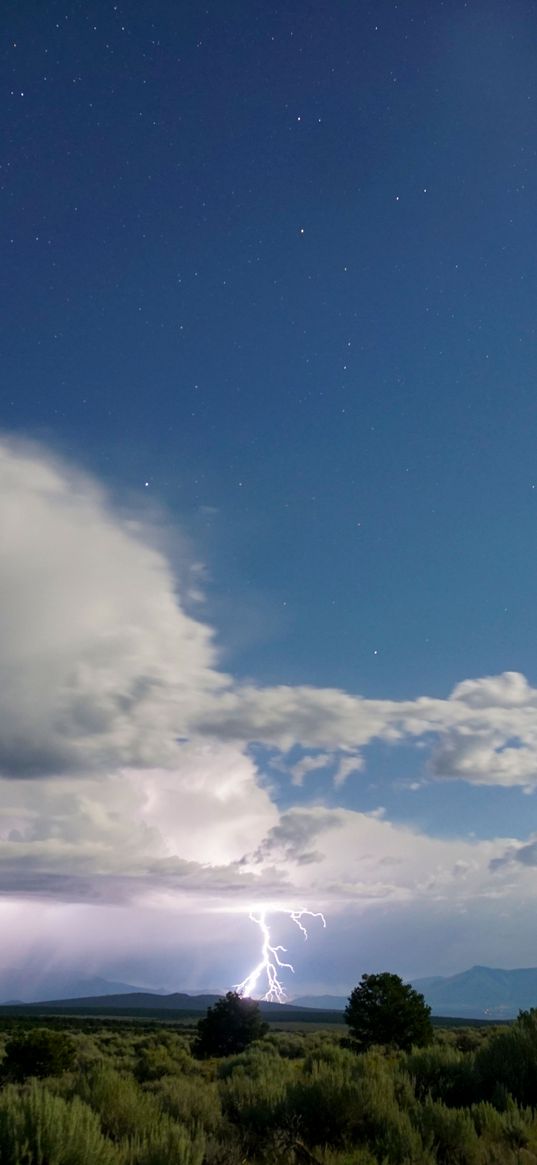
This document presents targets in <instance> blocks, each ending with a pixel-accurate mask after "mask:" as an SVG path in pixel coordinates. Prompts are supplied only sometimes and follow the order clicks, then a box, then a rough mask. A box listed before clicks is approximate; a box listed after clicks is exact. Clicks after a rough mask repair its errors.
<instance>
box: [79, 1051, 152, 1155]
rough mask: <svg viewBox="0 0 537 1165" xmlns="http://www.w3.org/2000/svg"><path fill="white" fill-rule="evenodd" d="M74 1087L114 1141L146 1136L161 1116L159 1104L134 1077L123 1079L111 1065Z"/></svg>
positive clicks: (80, 1081) (86, 1077)
mask: <svg viewBox="0 0 537 1165" xmlns="http://www.w3.org/2000/svg"><path fill="white" fill-rule="evenodd" d="M74 1088H75V1090H76V1092H77V1093H78V1095H79V1096H80V1097H81V1099H82V1100H84V1101H85V1103H86V1104H88V1105H89V1106H90V1107H91V1108H92V1109H93V1110H94V1112H96V1113H98V1115H99V1117H100V1119H101V1125H102V1129H103V1132H104V1133H105V1135H106V1136H107V1137H110V1139H111V1140H112V1141H116V1142H117V1141H120V1140H122V1139H123V1138H125V1137H132V1136H136V1135H139V1136H143V1135H145V1133H148V1132H150V1131H151V1130H152V1129H153V1127H154V1125H155V1123H156V1122H157V1121H158V1118H159V1116H160V1111H161V1110H160V1107H159V1104H158V1102H157V1101H156V1100H155V1099H154V1098H153V1097H152V1096H150V1095H149V1094H148V1093H146V1092H143V1091H142V1089H141V1088H140V1087H139V1085H138V1084H137V1083H136V1080H135V1079H134V1078H133V1077H132V1076H123V1075H121V1074H120V1073H119V1072H115V1071H114V1069H113V1068H109V1067H108V1066H100V1067H98V1068H96V1069H94V1070H93V1071H91V1072H89V1073H88V1074H87V1075H84V1076H82V1077H80V1078H79V1079H78V1081H76V1082H75V1084H74Z"/></svg>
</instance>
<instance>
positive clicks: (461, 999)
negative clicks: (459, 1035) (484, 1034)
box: [413, 966, 537, 1019]
mask: <svg viewBox="0 0 537 1165" xmlns="http://www.w3.org/2000/svg"><path fill="white" fill-rule="evenodd" d="M413 986H414V987H415V988H416V990H417V991H421V992H422V994H423V995H424V996H425V999H426V1001H427V1003H428V1004H430V1006H431V1009H432V1013H433V1015H446V1016H451V1015H453V1016H461V1017H464V1016H468V1018H476V1019H479V1018H486V1019H512V1018H513V1017H514V1016H516V1015H518V1012H519V1011H521V1010H522V1011H526V1010H528V1009H529V1008H530V1007H537V967H522V968H515V969H514V970H512V971H505V970H502V969H500V968H499V967H479V966H477V967H471V968H470V970H469V971H462V972H461V973H460V974H459V975H450V976H449V977H447V978H442V977H440V976H435V977H433V978H428V979H414V981H413Z"/></svg>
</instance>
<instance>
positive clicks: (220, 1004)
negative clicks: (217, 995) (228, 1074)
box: [194, 991, 268, 1058]
mask: <svg viewBox="0 0 537 1165" xmlns="http://www.w3.org/2000/svg"><path fill="white" fill-rule="evenodd" d="M267 1031H268V1024H267V1023H264V1022H263V1020H262V1019H261V1013H260V1011H259V1004H258V1003H256V1001H255V999H243V998H242V997H241V996H240V995H237V992H236V991H228V993H227V995H225V996H224V998H223V999H218V1000H217V1002H216V1003H214V1004H213V1006H212V1007H209V1008H208V1011H207V1015H205V1016H204V1017H203V1019H200V1020H198V1035H197V1039H196V1042H195V1044H194V1052H195V1055H196V1056H199V1057H200V1058H202V1057H206V1056H230V1055H233V1054H234V1053H236V1052H243V1051H244V1049H245V1048H247V1047H248V1044H251V1043H252V1040H258V1039H260V1038H261V1036H264V1035H265V1034H266V1032H267Z"/></svg>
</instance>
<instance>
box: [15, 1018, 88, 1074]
mask: <svg viewBox="0 0 537 1165" xmlns="http://www.w3.org/2000/svg"><path fill="white" fill-rule="evenodd" d="M75 1054H76V1048H75V1043H74V1040H73V1039H72V1038H71V1036H69V1035H68V1034H67V1033H66V1032H56V1031H51V1030H50V1028H46V1027H38V1028H33V1029H32V1030H31V1031H28V1032H23V1033H21V1034H20V1035H16V1036H13V1038H12V1039H11V1040H9V1041H8V1043H7V1044H6V1054H5V1057H4V1059H3V1061H2V1065H1V1068H0V1072H1V1075H2V1076H3V1078H4V1079H8V1080H15V1081H21V1080H26V1079H27V1077H29V1076H36V1077H43V1076H59V1075H61V1073H62V1072H68V1071H69V1070H70V1069H71V1068H72V1067H73V1066H74V1062H75Z"/></svg>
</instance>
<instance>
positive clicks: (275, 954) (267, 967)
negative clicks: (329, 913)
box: [233, 910, 326, 1003]
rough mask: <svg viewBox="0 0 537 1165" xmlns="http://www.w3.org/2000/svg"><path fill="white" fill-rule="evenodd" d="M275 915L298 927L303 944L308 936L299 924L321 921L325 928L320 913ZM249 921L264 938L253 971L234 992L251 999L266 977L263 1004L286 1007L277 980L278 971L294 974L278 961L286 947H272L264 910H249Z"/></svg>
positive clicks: (306, 911) (287, 966)
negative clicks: (318, 919) (314, 919)
mask: <svg viewBox="0 0 537 1165" xmlns="http://www.w3.org/2000/svg"><path fill="white" fill-rule="evenodd" d="M278 913H280V914H286V915H287V916H288V918H290V919H291V920H292V922H294V923H295V926H298V929H299V930H300V931H301V933H302V934H303V936H304V939H305V940H307V937H308V932H307V930H306V927H305V926H304V923H303V922H302V919H303V918H320V919H321V922H322V924H323V926H324V927H325V926H326V919H325V917H324V914H321V911H320V910H319V911H313V910H281V911H278ZM248 917H249V919H250V921H251V922H255V925H256V926H258V927H259V929H260V931H261V935H262V938H263V943H262V947H261V958H260V960H259V962H258V964H257V966H255V967H254V969H253V971H250V974H249V975H247V976H246V979H243V981H242V983H237V984H236V985H235V987H234V988H233V990H234V991H236V992H237V994H238V995H246V996H248V997H251V996H252V995H253V994H254V991H255V990H256V988H257V986H258V983H259V980H260V979H261V978H262V977H263V976H265V982H266V984H267V990H266V991H265V994H264V995H263V996H262V999H264V1000H266V1002H267V1003H285V1001H286V999H287V992H286V990H285V987H284V985H283V983H282V982H281V981H280V979H279V978H278V970H282V969H284V970H287V971H291V972H292V973H293V975H294V973H295V968H294V967H293V965H292V963H286V962H284V960H283V959H280V955H281V954H284V955H285V954H287V949H286V947H282V946H273V945H272V942H271V938H270V930H269V926H268V923H267V912H266V910H259V911H257V912H255V911H253V910H252V911H250V914H249V915H248Z"/></svg>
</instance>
